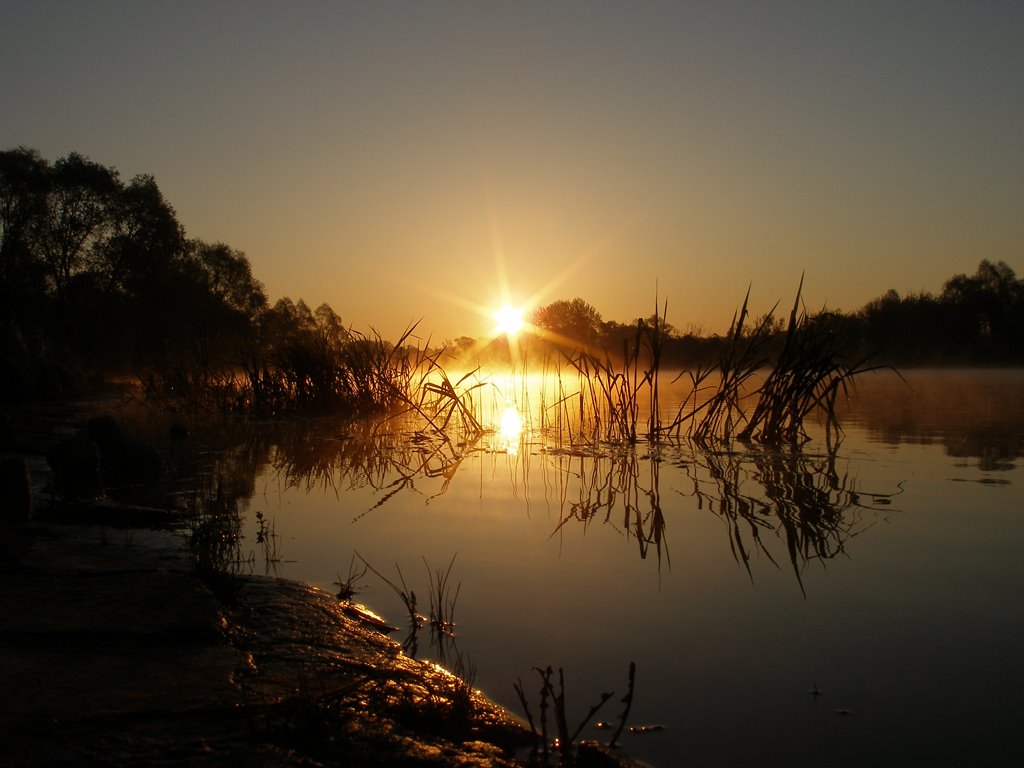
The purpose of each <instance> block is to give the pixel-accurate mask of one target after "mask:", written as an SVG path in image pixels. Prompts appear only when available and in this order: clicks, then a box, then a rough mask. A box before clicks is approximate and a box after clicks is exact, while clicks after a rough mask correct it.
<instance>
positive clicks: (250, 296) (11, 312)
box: [0, 147, 1024, 409]
mask: <svg viewBox="0 0 1024 768" xmlns="http://www.w3.org/2000/svg"><path fill="white" fill-rule="evenodd" d="M794 288H795V286H794ZM782 298H783V300H784V297H782ZM741 299H742V297H740V296H737V302H738V303H739V302H740V300H741ZM787 312H788V309H787ZM655 319H656V318H655V316H654V315H653V314H652V316H651V317H649V318H646V320H644V319H638V320H637V321H634V322H632V323H619V322H614V321H605V320H603V319H602V317H601V315H600V313H599V312H598V311H597V310H596V309H595V308H594V307H592V306H591V305H590V304H588V303H587V302H586V301H584V300H582V299H573V300H567V301H556V302H554V303H552V304H549V305H547V306H545V307H541V308H539V309H537V310H536V311H535V313H534V315H533V317H532V321H533V323H534V326H535V327H536V328H539V329H542V330H543V331H544V334H543V336H544V339H543V340H541V341H539V342H535V343H542V344H545V345H547V346H551V345H554V346H556V347H565V346H568V345H590V346H591V347H594V348H599V349H600V348H604V349H607V350H610V351H612V352H614V351H615V350H619V349H622V348H623V344H624V342H627V341H628V339H630V338H631V337H633V336H635V333H636V328H637V324H638V322H647V323H648V324H650V323H652V322H654V321H655ZM673 319H674V318H673ZM785 320H786V318H785V317H781V316H780V317H778V318H773V319H772V322H774V323H776V325H777V330H778V332H779V335H780V336H781V334H782V331H783V330H784V323H785ZM813 320H814V321H815V322H818V323H827V324H828V325H829V327H830V330H831V331H832V332H834V333H836V334H841V335H842V337H843V339H844V344H845V345H846V347H847V348H848V349H849V353H850V354H851V355H854V356H863V355H865V354H868V353H875V354H877V356H878V357H877V359H878V360H879V361H881V362H891V363H896V364H903V365H914V364H921V365H924V364H941V365H1005V364H1021V363H1024V343H1022V342H1024V282H1022V281H1021V280H1019V279H1018V278H1017V277H1016V275H1015V274H1014V272H1013V270H1012V269H1010V267H1008V266H1007V265H1006V264H1004V263H1002V262H1000V263H998V264H992V263H990V262H989V261H982V262H981V264H980V265H979V267H978V270H977V272H976V273H975V274H974V275H973V276H968V275H956V276H954V277H952V278H951V279H950V280H948V281H947V282H946V284H945V285H944V286H943V288H942V291H941V292H940V293H939V294H938V295H931V294H928V293H921V294H913V295H908V296H900V295H899V294H897V293H896V292H895V291H889V292H888V293H887V294H885V295H884V296H881V297H880V298H878V299H875V300H874V301H871V302H869V303H868V304H867V305H866V306H865V307H863V308H862V309H860V310H858V311H856V312H853V313H849V314H846V313H831V312H819V313H815V314H814V315H813ZM661 322H662V325H663V327H662V331H663V333H664V334H665V336H666V343H665V346H664V349H663V354H664V359H663V360H662V365H663V366H666V365H679V366H687V365H693V364H696V363H702V362H706V361H708V360H710V359H713V358H714V357H715V355H716V354H717V351H718V350H719V349H720V347H721V344H722V339H720V338H718V337H716V336H706V335H702V334H700V333H680V332H678V331H677V330H676V329H675V328H674V327H672V326H671V325H666V324H664V318H662V319H661ZM403 341H404V340H398V341H397V343H398V344H399V345H401V343H402V342H403ZM452 346H453V347H455V348H456V349H462V350H466V349H468V348H470V347H472V348H473V350H474V354H480V355H486V354H487V352H488V350H487V349H486V347H483V348H482V347H481V345H480V344H479V343H478V342H476V341H475V340H470V339H459V340H458V341H456V342H454V343H453V344H452ZM490 351H491V352H494V349H493V348H492V349H491V350H490ZM401 358H402V355H401V354H397V353H396V350H395V348H394V346H393V345H392V344H390V343H388V342H386V341H384V340H382V339H380V338H376V337H373V338H368V337H365V336H363V335H362V334H359V333H355V332H353V331H351V330H350V329H348V328H346V327H345V326H344V325H343V324H342V321H341V318H340V317H339V316H338V314H337V313H336V312H335V311H334V310H333V309H332V308H331V307H330V306H328V305H327V304H323V305H321V306H320V307H318V308H317V309H315V310H313V309H311V308H309V307H308V306H307V305H306V304H305V303H304V302H302V301H301V300H300V301H297V302H293V301H292V300H291V299H287V298H284V299H281V300H279V301H277V302H276V303H274V304H272V305H271V304H270V303H269V302H268V299H267V294H266V291H265V289H264V287H263V285H262V284H261V283H260V281H259V280H258V279H257V278H256V277H255V276H254V275H253V272H252V268H251V265H250V263H249V260H248V259H247V258H246V256H245V254H244V253H241V252H240V251H238V250H235V249H233V248H231V247H230V246H228V245H225V244H223V243H208V242H204V241H201V240H196V239H191V238H189V237H187V236H186V234H185V230H184V228H183V227H182V225H181V224H180V222H179V221H178V220H177V217H176V214H175V211H174V209H173V208H172V207H171V205H170V204H169V203H168V202H167V201H166V200H165V199H164V196H163V194H162V193H161V192H160V189H159V187H158V186H157V183H156V180H155V179H154V178H153V177H152V176H148V175H139V176H135V177H134V178H132V179H130V180H128V181H125V180H123V179H122V178H121V177H120V175H119V173H118V172H117V170H116V169H114V168H108V167H105V166H103V165H101V164H99V163H96V162H93V161H91V160H89V159H87V158H85V157H83V156H81V155H79V154H77V153H71V154H69V155H67V156H66V157H62V158H60V159H58V160H56V161H55V162H52V163H51V162H49V161H47V160H46V159H44V158H42V157H41V156H40V155H39V153H38V152H37V151H35V150H32V149H27V148H24V147H19V148H17V149H11V150H7V151H3V152H0V399H4V400H9V399H12V398H18V397H29V396H33V395H36V396H41V395H48V394H54V393H56V392H58V391H59V390H60V389H61V388H62V387H66V386H67V385H68V384H69V383H70V382H71V379H72V378H73V377H72V372H79V373H83V372H84V373H88V372H105V373H111V372H124V373H129V374H132V375H137V376H139V377H140V378H141V379H142V380H143V381H144V382H146V383H147V385H148V386H150V387H151V388H153V389H160V390H164V391H174V392H179V393H187V392H190V391H197V390H204V391H210V390H216V389H217V388H218V387H219V388H221V389H222V390H223V393H224V396H225V397H228V396H230V397H234V398H236V399H239V400H240V401H241V400H244V401H245V402H244V403H241V404H242V405H245V406H254V405H262V406H263V407H269V408H272V409H276V408H278V407H280V405H281V404H282V403H294V402H298V403H304V404H308V403H315V404H319V405H326V406H330V405H333V404H337V403H345V404H352V403H353V402H356V403H358V402H360V401H362V400H367V401H369V402H368V404H369V405H379V404H381V401H386V400H387V396H386V395H385V391H386V389H387V386H389V384H388V382H389V381H390V380H392V379H394V377H396V376H398V377H400V376H402V375H405V373H404V372H403V371H402V366H404V365H406V364H407V362H406V361H404V360H402V359H401ZM240 374H241V375H242V378H243V380H244V386H243V387H242V388H241V390H239V389H238V384H237V382H238V380H239V375H240ZM375 377H376V378H375ZM380 377H383V378H380ZM385 404H386V403H385Z"/></svg>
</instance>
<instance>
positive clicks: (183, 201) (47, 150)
mask: <svg viewBox="0 0 1024 768" xmlns="http://www.w3.org/2000/svg"><path fill="white" fill-rule="evenodd" d="M1022 41H1024V2H1022V1H1021V0H1012V1H1007V2H986V1H985V0H971V1H970V2H960V1H959V0H958V1H956V2H946V1H945V0H928V1H926V2H897V1H896V0H886V1H885V2H871V1H865V0H857V1H856V2H841V3H840V2H837V3H830V2H827V1H826V0H816V1H814V2H760V1H754V2H744V3H735V2H711V1H710V0H709V1H708V2H684V1H683V0H676V1H675V2H668V3H643V2H639V3H634V2H600V0H588V2H505V3H501V2H430V1H429V0H413V1H410V2H401V3H395V2H384V1H382V0H375V1H374V2H360V3H344V2H327V1H326V0H322V1H317V2H312V1H306V2H301V1H299V2H283V1H282V2H255V1H253V0H246V1H245V2H229V1H227V0H222V1H221V2H189V1H185V0H176V1H175V2H141V1H139V0H128V1H126V2H88V1H86V0H75V1H73V2H51V1H48V0H31V1H27V0H26V1H24V2H22V1H20V0H5V2H4V3H3V8H2V13H0V71H2V72H3V77H2V78H0V148H2V149H9V148H12V147H16V146H18V145H26V146H29V147H34V148H36V149H38V150H39V151H40V152H41V153H42V154H43V156H44V157H46V158H47V159H49V160H51V161H53V160H56V159H57V158H58V157H60V156H62V155H64V154H66V153H67V152H70V151H78V152H81V153H82V154H84V155H86V156H88V157H90V158H92V159H93V160H96V161H98V162H100V163H103V164H104V165H112V166H115V167H116V168H118V169H119V170H120V172H121V174H122V176H123V177H124V178H126V179H127V178H130V177H131V176H133V175H135V174H137V173H151V174H153V175H154V176H155V177H156V180H157V183H158V184H159V185H160V188H161V189H162V190H163V192H164V195H165V196H166V197H167V199H168V200H169V201H170V203H171V204H172V205H173V206H174V207H175V209H176V211H177V213H178V218H179V220H180V221H181V222H182V224H183V225H184V226H185V228H186V231H187V233H188V234H189V236H191V237H198V238H202V239H204V240H208V241H222V242H226V243H228V244H229V245H231V246H232V247H235V248H237V249H239V250H241V251H244V252H245V253H246V254H247V255H248V256H249V258H250V260H251V261H252V264H253V267H254V270H255V272H256V275H257V276H258V277H259V278H260V279H261V280H262V281H263V282H264V284H265V285H266V287H267V291H268V294H269V296H270V298H271V300H276V299H277V298H280V297H281V296H290V297H292V298H293V299H299V298H303V299H305V301H306V302H307V303H308V304H310V305H311V306H314V307H315V306H316V305H318V304H320V303H321V302H324V301H326V302H328V303H330V304H331V305H332V306H333V307H334V309H335V310H336V311H337V312H338V313H339V314H340V315H341V316H342V318H343V320H344V321H345V322H346V324H348V325H352V326H354V327H355V328H357V329H360V330H365V329H367V328H369V327H371V326H372V327H374V328H376V329H378V330H379V331H381V332H382V333H383V334H384V335H385V336H389V337H394V336H395V335H397V333H398V332H399V331H401V330H402V328H403V327H404V326H405V325H406V324H408V323H409V322H410V321H413V320H417V319H419V318H422V319H423V322H422V325H421V326H420V327H421V329H422V330H424V331H425V332H429V333H432V334H433V337H434V340H435V341H437V340H440V339H443V338H451V337H455V336H459V335H469V336H479V335H482V334H484V333H486V332H487V330H488V328H489V325H490V321H489V320H488V319H485V318H483V317H481V316H480V315H479V314H478V312H477V309H478V308H481V307H489V306H491V305H494V304H496V303H499V302H500V301H501V299H502V295H503V293H505V292H507V294H508V296H509V297H510V298H511V299H512V300H513V301H514V302H525V301H530V300H532V301H534V302H540V303H548V302H550V301H553V300H555V299H559V298H566V299H569V298H573V297H576V296H579V297H582V298H584V299H586V300H587V301H589V302H590V303H591V304H593V305H594V306H595V307H596V308H597V309H598V310H599V311H600V312H601V313H602V315H603V316H604V317H605V319H609V320H620V321H629V320H631V319H633V318H635V317H637V316H640V315H649V314H650V313H651V311H652V309H653V303H654V296H655V291H657V292H658V293H659V294H660V295H661V296H662V297H663V298H667V299H668V301H669V316H668V319H669V322H671V323H673V324H675V325H677V326H679V327H682V328H686V327H688V326H691V325H692V326H698V327H702V328H703V329H704V330H705V331H714V330H724V327H725V326H726V325H727V324H728V321H729V319H730V318H731V316H732V312H733V310H734V309H735V308H736V306H737V304H738V303H739V302H740V301H741V300H742V297H743V293H744V292H745V290H746V287H747V285H748V283H749V284H752V286H753V288H752V296H753V299H754V307H755V310H758V311H764V310H766V309H768V308H769V307H770V306H771V304H773V303H774V302H775V301H776V300H780V299H781V300H782V301H783V303H786V302H787V301H789V300H791V297H792V294H793V292H794V291H795V288H796V285H797V283H798V281H799V279H800V275H801V273H804V272H805V273H806V282H805V298H806V300H807V303H808V305H809V306H810V307H811V308H818V307H821V306H823V305H827V306H828V307H830V308H832V309H841V310H853V309H856V308H858V307H860V306H862V305H863V304H864V303H865V302H866V301H868V300H870V299H872V298H874V297H876V296H878V295H880V294H882V293H883V292H884V291H886V290H887V289H889V288H895V289H897V290H899V291H900V292H906V291H918V290H928V291H932V292H937V291H938V290H940V289H941V286H942V283H943V281H944V280H945V279H946V278H948V277H950V276H952V275H953V274H955V273H958V272H967V273H973V272H974V270H975V268H976V267H977V264H978V262H979V261H980V260H981V259H983V258H987V259H990V260H992V261H999V260H1002V261H1006V262H1007V263H1008V264H1009V265H1010V266H1011V267H1013V268H1014V269H1015V270H1016V271H1017V274H1018V275H1019V276H1020V275H1022V274H1024V42H1022Z"/></svg>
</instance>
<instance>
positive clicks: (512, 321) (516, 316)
mask: <svg viewBox="0 0 1024 768" xmlns="http://www.w3.org/2000/svg"><path fill="white" fill-rule="evenodd" d="M525 325H526V321H525V320H524V319H523V310H522V309H520V308H517V307H513V306H510V305H508V304H506V305H505V306H503V307H502V308H501V309H498V310H496V311H495V312H494V332H495V334H497V335H501V334H504V335H506V336H508V337H509V338H515V336H516V335H517V334H518V333H519V332H520V331H522V330H523V328H524V327H525Z"/></svg>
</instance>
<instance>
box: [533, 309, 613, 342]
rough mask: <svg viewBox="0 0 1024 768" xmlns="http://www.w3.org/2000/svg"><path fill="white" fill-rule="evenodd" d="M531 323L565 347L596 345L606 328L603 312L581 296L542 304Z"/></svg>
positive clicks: (534, 313)
mask: <svg viewBox="0 0 1024 768" xmlns="http://www.w3.org/2000/svg"><path fill="white" fill-rule="evenodd" d="M530 322H531V324H532V325H533V326H534V327H536V328H538V329H540V330H542V331H544V332H546V333H545V334H544V335H545V336H547V337H548V338H551V339H552V340H553V341H555V342H556V343H559V344H561V345H563V346H565V345H568V346H585V345H592V344H594V343H595V342H596V341H597V340H598V337H599V335H600V332H601V327H602V323H601V313H600V312H598V311H597V310H596V309H595V308H594V307H593V306H591V305H590V304H588V303H587V302H585V301H584V300H583V299H580V298H576V299H572V300H565V299H560V300H559V301H555V302H552V303H551V304H548V305H546V306H543V307H538V308H537V309H535V310H534V311H533V314H532V316H531V317H530Z"/></svg>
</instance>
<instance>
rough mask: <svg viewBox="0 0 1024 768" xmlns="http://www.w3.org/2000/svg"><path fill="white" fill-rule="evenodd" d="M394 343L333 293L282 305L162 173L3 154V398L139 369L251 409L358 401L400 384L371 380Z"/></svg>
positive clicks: (167, 387)
mask: <svg viewBox="0 0 1024 768" xmlns="http://www.w3.org/2000/svg"><path fill="white" fill-rule="evenodd" d="M391 353H392V350H391V348H390V347H389V346H388V345H387V344H386V343H385V342H384V341H383V340H380V339H368V338H366V337H364V336H362V335H360V334H357V333H353V332H351V331H350V330H348V329H346V328H345V327H344V326H343V324H342V321H341V318H340V317H339V316H338V315H337V313H336V312H335V311H334V310H333V309H332V308H331V307H330V306H329V305H327V304H323V305H321V306H320V307H318V308H316V309H315V310H314V309H311V308H310V307H308V306H307V305H306V304H305V303H304V302H303V301H301V300H299V301H297V302H294V301H292V300H291V299H288V298H282V299H280V300H279V301H277V302H276V303H274V304H273V305H271V304H270V303H269V302H268V299H267V293H266V290H265V289H264V287H263V284H262V283H261V282H260V281H259V280H258V279H257V278H256V277H255V275H254V274H253V271H252V266H251V264H250V262H249V260H248V258H247V257H246V256H245V254H244V253H242V252H241V251H238V250H236V249H234V248H232V247H230V246H228V245H226V244H224V243H220V242H217V243H209V242H204V241H202V240H198V239H194V238H189V237H187V236H186V233H185V229H184V227H183V226H182V225H181V223H180V222H179V221H178V219H177V216H176V214H175V211H174V208H173V207H172V206H171V205H170V203H168V201H167V200H166V199H165V198H164V196H163V194H162V193H161V191H160V188H159V187H158V186H157V183H156V180H155V179H154V178H153V177H152V176H150V175H138V176H135V177H133V178H131V179H129V180H127V181H125V180H124V179H122V178H121V176H120V174H119V172H118V171H117V170H116V169H115V168H111V167H106V166H103V165H101V164H100V163H96V162H94V161H92V160H89V159H88V158H86V157H83V156H82V155H80V154H78V153H75V152H72V153H70V154H68V155H67V156H65V157H62V158H60V159H58V160H56V161H55V162H52V163H51V162H49V161H47V160H46V159H44V158H43V157H41V156H40V154H39V152H37V151H36V150H33V149H28V148H25V147H19V148H16V149H11V150H7V151H3V152H0V400H12V399H24V398H27V397H32V396H53V395H58V394H60V392H61V391H62V390H64V389H66V388H67V387H68V386H71V385H72V384H73V383H74V378H75V375H74V374H75V373H82V372H85V373H88V372H103V373H105V374H110V373H115V372H123V373H127V374H130V375H132V376H137V377H139V378H140V379H141V380H142V381H143V382H144V383H145V384H146V385H147V387H148V388H149V389H150V390H153V391H161V392H174V393H177V394H184V395H191V394H194V393H198V392H203V393H207V394H209V393H211V392H219V393H220V396H221V397H222V398H224V399H228V398H230V399H233V400H234V401H235V402H234V403H232V404H233V405H238V406H241V407H260V408H262V409H264V410H278V409H280V408H282V407H283V406H284V405H285V404H289V403H290V404H301V405H323V406H335V405H341V404H344V405H352V404H360V403H362V402H363V401H365V400H367V399H368V398H369V399H371V400H372V399H374V398H379V397H383V396H384V395H383V392H384V391H385V387H383V386H382V385H381V382H379V381H377V382H374V381H371V380H370V379H371V377H372V376H374V375H375V374H376V373H380V371H381V370H383V368H382V366H383V367H386V365H387V364H388V361H389V359H390V356H391ZM359 366H361V368H360V367H359ZM378 369H380V370H378ZM393 373H394V372H393V371H390V372H385V374H386V376H391V375H393Z"/></svg>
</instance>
